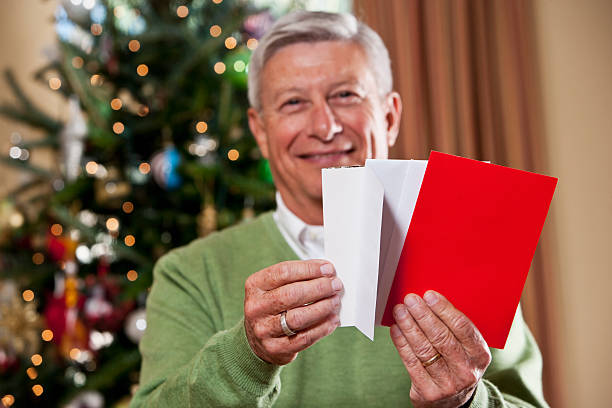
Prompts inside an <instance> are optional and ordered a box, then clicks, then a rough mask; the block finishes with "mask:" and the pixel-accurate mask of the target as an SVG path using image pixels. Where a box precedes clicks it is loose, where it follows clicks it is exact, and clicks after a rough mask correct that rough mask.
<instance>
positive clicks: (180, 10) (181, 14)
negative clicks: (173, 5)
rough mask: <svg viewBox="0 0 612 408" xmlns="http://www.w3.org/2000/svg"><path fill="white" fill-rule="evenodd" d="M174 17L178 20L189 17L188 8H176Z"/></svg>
mask: <svg viewBox="0 0 612 408" xmlns="http://www.w3.org/2000/svg"><path fill="white" fill-rule="evenodd" d="M176 15H177V16H179V17H180V18H185V17H187V16H188V15H189V8H188V7H187V6H178V7H177V9H176Z"/></svg>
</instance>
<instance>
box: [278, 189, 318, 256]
mask: <svg viewBox="0 0 612 408" xmlns="http://www.w3.org/2000/svg"><path fill="white" fill-rule="evenodd" d="M274 219H275V221H276V223H277V225H278V227H279V229H280V230H281V233H282V235H283V236H284V237H285V240H286V241H287V242H288V243H289V245H290V246H291V247H292V248H293V249H294V250H295V252H296V253H297V255H298V256H299V257H300V258H302V259H311V258H321V257H322V255H323V248H324V244H323V226H322V225H309V224H306V223H305V222H304V221H302V220H301V219H300V218H299V217H298V216H297V215H295V214H294V213H293V212H292V211H291V210H290V209H289V208H288V207H287V205H286V204H285V203H284V201H283V198H282V197H281V195H280V193H279V192H278V191H277V192H276V211H275V212H274Z"/></svg>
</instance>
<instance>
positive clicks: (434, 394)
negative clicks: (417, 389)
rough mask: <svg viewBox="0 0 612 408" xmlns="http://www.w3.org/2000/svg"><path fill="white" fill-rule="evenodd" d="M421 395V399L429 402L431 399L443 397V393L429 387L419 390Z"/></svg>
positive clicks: (436, 399)
mask: <svg viewBox="0 0 612 408" xmlns="http://www.w3.org/2000/svg"><path fill="white" fill-rule="evenodd" d="M421 396H422V398H423V400H425V401H428V402H431V401H438V400H440V399H443V398H444V395H442V394H441V393H440V392H439V391H438V390H434V389H430V388H426V389H424V390H422V391H421Z"/></svg>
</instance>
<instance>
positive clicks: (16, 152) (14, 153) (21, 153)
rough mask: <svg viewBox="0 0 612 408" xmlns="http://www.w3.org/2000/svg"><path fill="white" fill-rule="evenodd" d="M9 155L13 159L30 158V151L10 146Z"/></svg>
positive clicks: (22, 159) (23, 159)
mask: <svg viewBox="0 0 612 408" xmlns="http://www.w3.org/2000/svg"><path fill="white" fill-rule="evenodd" d="M9 157H10V158H11V159H15V160H21V161H26V160H28V159H29V158H30V152H29V150H27V149H24V148H22V147H19V146H11V148H10V149H9Z"/></svg>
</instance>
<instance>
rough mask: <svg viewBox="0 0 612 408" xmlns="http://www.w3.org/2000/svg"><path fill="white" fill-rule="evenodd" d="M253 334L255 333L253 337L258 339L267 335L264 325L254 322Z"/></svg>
mask: <svg viewBox="0 0 612 408" xmlns="http://www.w3.org/2000/svg"><path fill="white" fill-rule="evenodd" d="M253 334H255V337H257V338H258V339H264V338H266V337H268V330H267V329H266V328H265V327H264V326H262V325H260V324H256V325H255V327H253Z"/></svg>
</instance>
